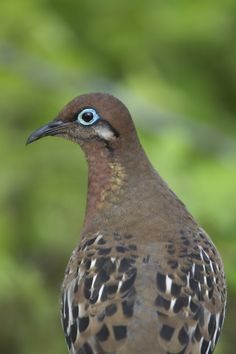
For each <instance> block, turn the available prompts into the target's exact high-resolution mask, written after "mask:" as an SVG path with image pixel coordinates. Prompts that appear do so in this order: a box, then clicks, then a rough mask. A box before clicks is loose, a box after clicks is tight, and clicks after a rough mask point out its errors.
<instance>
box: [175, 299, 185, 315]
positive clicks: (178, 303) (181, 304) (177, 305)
mask: <svg viewBox="0 0 236 354" xmlns="http://www.w3.org/2000/svg"><path fill="white" fill-rule="evenodd" d="M187 305H188V298H187V296H180V297H178V299H177V300H176V302H175V304H174V308H173V310H174V312H175V313H177V312H179V311H180V310H182V308H183V307H186V306H187Z"/></svg>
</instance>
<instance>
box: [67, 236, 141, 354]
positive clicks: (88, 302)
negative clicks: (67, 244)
mask: <svg viewBox="0 0 236 354" xmlns="http://www.w3.org/2000/svg"><path fill="white" fill-rule="evenodd" d="M113 236H114V238H115V239H116V240H115V242H116V244H117V246H116V247H112V246H111V244H110V243H109V242H107V241H105V240H106V235H104V233H103V234H100V233H98V234H96V235H92V236H91V237H88V235H86V238H84V239H83V240H82V242H81V244H80V245H79V248H78V249H77V250H75V251H74V253H73V254H72V257H71V259H70V261H69V265H68V268H67V272H66V277H65V280H64V284H63V290H62V320H63V328H64V332H65V335H66V340H67V344H68V347H69V350H70V352H71V353H81V354H82V353H83V354H90V353H104V352H108V353H112V352H114V351H115V350H117V349H118V348H119V347H120V346H121V345H122V344H123V343H124V341H125V339H126V336H127V322H128V321H129V318H130V317H131V316H132V314H133V306H134V297H135V291H134V287H133V284H134V281H135V278H136V275H137V270H136V268H135V267H134V265H133V264H134V263H135V258H136V257H137V255H136V249H137V247H136V246H135V245H133V244H131V243H130V242H129V238H130V236H129V235H125V236H124V237H123V240H122V241H121V236H119V235H118V234H116V233H115V234H114V235H113ZM113 246H114V242H113Z"/></svg>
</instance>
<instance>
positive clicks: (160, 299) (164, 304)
mask: <svg viewBox="0 0 236 354" xmlns="http://www.w3.org/2000/svg"><path fill="white" fill-rule="evenodd" d="M155 305H156V306H160V307H163V308H164V309H165V310H169V308H170V301H169V300H166V299H165V298H164V297H162V296H161V295H158V296H157V298H156V300H155Z"/></svg>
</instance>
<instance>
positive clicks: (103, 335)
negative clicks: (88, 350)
mask: <svg viewBox="0 0 236 354" xmlns="http://www.w3.org/2000/svg"><path fill="white" fill-rule="evenodd" d="M96 337H97V339H98V340H99V341H100V342H105V341H106V340H107V339H108V337H109V331H108V328H107V326H106V325H103V327H102V328H101V329H100V331H99V332H98V333H97V335H96Z"/></svg>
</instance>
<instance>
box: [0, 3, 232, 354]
mask: <svg viewBox="0 0 236 354" xmlns="http://www.w3.org/2000/svg"><path fill="white" fill-rule="evenodd" d="M0 21H1V25H0V74H1V94H0V116H1V118H0V122H1V123H0V124H1V128H0V161H1V173H0V208H1V213H0V265H1V266H0V313H1V321H0V352H1V353H3V354H12V353H14V354H41V353H45V354H55V353H56V354H63V353H66V352H67V349H66V346H65V344H64V337H63V333H62V330H61V325H60V319H59V318H60V317H59V302H60V300H59V291H60V283H61V280H62V278H63V275H64V269H65V267H66V263H67V260H68V258H69V256H70V253H71V251H72V249H73V247H74V246H75V244H76V243H77V241H78V239H79V234H80V229H81V223H82V220H83V215H84V207H85V198H86V189H87V181H86V176H87V175H86V174H87V166H86V164H85V161H84V157H83V155H82V153H81V151H80V149H79V148H78V147H77V146H76V145H73V144H71V143H69V142H66V141H63V140H60V139H45V140H43V141H40V142H37V143H35V144H33V145H32V146H30V147H27V148H26V147H25V145H24V144H25V140H26V138H27V136H28V135H29V133H30V132H31V131H32V130H34V129H35V128H37V127H39V126H40V125H42V124H44V123H46V122H48V121H49V120H50V119H51V118H53V117H54V116H55V115H56V113H57V112H58V111H59V110H60V109H61V107H62V106H63V105H64V104H65V103H66V102H67V101H68V100H70V99H71V98H73V97H74V96H76V95H78V94H80V93H84V92H89V91H106V92H110V93H113V94H115V95H117V96H118V97H119V98H121V99H122V100H123V101H124V102H125V103H126V104H127V106H128V107H129V108H130V110H131V112H132V115H133V116H134V119H135V122H136V125H137V127H138V132H139V135H140V138H141V141H142V143H143V145H144V147H145V149H146V151H147V153H148V155H149V156H150V159H151V161H152V162H153V164H154V165H155V167H156V168H157V169H158V170H159V172H160V173H161V175H162V176H163V177H164V178H165V179H166V180H167V181H168V183H169V185H170V186H171V187H172V188H173V189H174V191H175V192H176V193H177V194H178V195H179V196H180V197H181V199H183V201H184V202H185V203H186V204H187V206H188V208H189V210H190V211H191V212H192V214H194V216H195V217H196V218H197V220H198V221H199V222H200V223H201V224H202V226H203V227H204V228H205V229H206V230H207V231H208V233H209V234H210V235H211V236H212V239H213V240H214V242H215V244H216V245H217V247H218V249H219V250H220V252H221V255H222V258H223V260H224V264H225V270H226V273H227V280H228V292H229V295H228V311H227V317H226V322H225V326H224V331H223V335H222V337H221V341H220V344H219V346H218V348H217V350H216V352H215V353H217V354H232V353H234V352H235V345H236V331H235V327H236V319H235V313H236V296H235V295H236V275H235V268H236V257H235V255H236V238H235V229H236V218H235V211H236V183H235V181H236V140H235V137H236V120H235V113H236V40H235V31H236V2H235V0H215V1H205V0H198V1H189V0H186V1H173V0H172V1H169V0H162V1H161V0H158V1H157V0H147V1H137V0H129V1H127V0H120V1H109V0H100V1H95V0H93V1H91V0H86V1H72V0H69V1H65V0H51V1H46V0H45V1H42V0H33V1H32V0H21V1H16V0H13V1H11V0H9V1H2V2H1V5H0Z"/></svg>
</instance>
